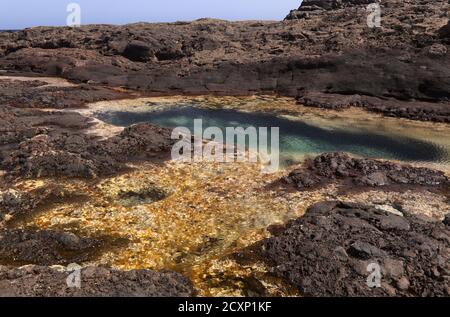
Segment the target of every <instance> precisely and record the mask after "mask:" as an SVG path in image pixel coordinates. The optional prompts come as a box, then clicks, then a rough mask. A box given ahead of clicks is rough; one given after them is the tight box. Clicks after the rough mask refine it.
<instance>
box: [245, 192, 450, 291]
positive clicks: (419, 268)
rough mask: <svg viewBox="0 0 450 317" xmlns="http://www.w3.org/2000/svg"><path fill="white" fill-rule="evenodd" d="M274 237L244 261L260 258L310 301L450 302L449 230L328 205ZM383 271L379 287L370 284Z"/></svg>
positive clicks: (411, 218)
mask: <svg viewBox="0 0 450 317" xmlns="http://www.w3.org/2000/svg"><path fill="white" fill-rule="evenodd" d="M432 232H435V234H433V235H431V233H432ZM273 234H274V236H273V237H271V238H269V239H266V240H264V241H263V242H261V243H257V244H256V245H254V246H253V247H251V248H250V250H246V251H243V252H242V253H241V254H239V256H237V259H242V258H245V257H246V252H252V253H256V254H259V257H260V259H261V260H262V261H264V262H265V263H266V264H267V265H268V266H269V268H270V270H271V272H272V273H273V274H275V275H276V276H278V277H281V278H283V279H285V280H287V281H288V282H290V283H291V284H293V285H295V286H296V287H297V288H298V289H299V291H300V292H301V294H303V295H306V296H449V295H450V294H449V291H450V289H449V288H448V283H449V281H450V247H449V245H450V244H449V242H450V229H449V227H448V226H445V225H444V224H442V223H441V222H437V221H431V220H424V219H419V218H416V217H415V216H412V215H409V214H406V215H405V216H404V217H400V216H397V215H394V214H391V213H388V212H383V211H380V210H377V209H374V208H371V207H368V206H364V205H357V204H347V203H343V202H338V201H334V202H330V201H327V202H321V203H318V204H316V205H313V206H311V207H310V208H309V209H308V210H307V211H306V214H305V215H304V216H303V217H301V218H298V219H297V220H295V221H292V222H290V223H289V224H287V225H286V226H285V228H284V230H280V229H277V230H276V231H274V233H273ZM377 267H379V268H380V272H379V273H380V284H379V285H378V286H379V287H377V286H376V284H368V281H369V282H370V281H373V279H372V278H371V274H372V273H374V272H375V271H374V268H375V269H376V268H377Z"/></svg>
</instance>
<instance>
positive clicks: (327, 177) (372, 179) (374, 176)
mask: <svg viewBox="0 0 450 317" xmlns="http://www.w3.org/2000/svg"><path fill="white" fill-rule="evenodd" d="M283 181H284V182H285V183H287V184H293V185H295V187H296V188H298V189H307V188H314V187H317V186H323V185H326V184H329V183H332V182H335V183H338V184H340V185H342V186H345V185H349V186H351V187H354V186H355V185H356V186H370V187H379V186H389V185H396V186H405V187H407V186H425V187H433V186H434V187H440V188H442V189H444V190H445V189H446V188H447V189H448V188H449V186H450V180H449V179H448V177H447V176H445V173H443V172H441V171H437V170H432V169H429V168H422V167H413V166H410V165H405V164H399V163H394V162H389V161H379V160H373V159H366V158H354V157H351V156H349V155H348V154H346V153H341V152H335V153H324V154H321V155H319V156H317V157H315V158H314V159H309V160H307V161H305V163H303V165H302V166H301V167H299V168H297V169H294V170H293V171H292V172H291V173H290V174H289V175H288V176H287V177H284V178H283Z"/></svg>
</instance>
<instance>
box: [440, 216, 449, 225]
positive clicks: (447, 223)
mask: <svg viewBox="0 0 450 317" xmlns="http://www.w3.org/2000/svg"><path fill="white" fill-rule="evenodd" d="M442 223H443V224H444V225H446V226H450V214H448V215H447V216H445V219H444V221H443V222H442Z"/></svg>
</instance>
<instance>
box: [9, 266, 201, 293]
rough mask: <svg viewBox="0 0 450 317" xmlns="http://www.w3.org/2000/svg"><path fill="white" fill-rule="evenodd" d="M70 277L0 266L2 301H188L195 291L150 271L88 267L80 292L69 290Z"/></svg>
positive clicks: (175, 277)
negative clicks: (39, 298) (184, 299)
mask: <svg viewBox="0 0 450 317" xmlns="http://www.w3.org/2000/svg"><path fill="white" fill-rule="evenodd" d="M70 274H71V272H70V271H66V270H65V269H64V268H63V267H43V266H34V265H28V266H25V267H22V268H11V267H6V266H0V295H1V296H3V297H17V296H19V297H30V296H33V297H130V296H132V297H169V296H170V297H175V296H176V297H187V296H193V295H194V291H193V288H192V286H191V284H190V282H189V281H188V280H187V279H186V278H184V277H183V276H182V275H180V274H178V273H172V272H159V273H158V272H154V271H150V270H134V271H126V272H123V271H117V270H112V269H106V268H101V267H86V268H83V269H82V270H81V271H80V275H79V276H80V282H81V283H80V286H81V287H80V288H77V287H69V286H68V284H67V279H68V278H69V275H70Z"/></svg>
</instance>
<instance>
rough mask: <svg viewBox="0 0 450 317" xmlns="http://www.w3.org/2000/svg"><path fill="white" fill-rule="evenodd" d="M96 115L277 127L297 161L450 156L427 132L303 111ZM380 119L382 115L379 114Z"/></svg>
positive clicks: (289, 159) (285, 151) (287, 157)
mask: <svg viewBox="0 0 450 317" xmlns="http://www.w3.org/2000/svg"><path fill="white" fill-rule="evenodd" d="M97 116H98V118H99V119H101V120H103V121H105V122H108V123H111V124H114V125H119V126H128V125H131V124H134V123H138V122H152V123H155V124H158V125H161V126H166V127H170V128H174V127H177V126H184V127H188V128H190V129H191V131H193V120H194V119H203V127H204V128H205V127H209V126H216V127H219V128H221V129H222V130H223V133H224V135H225V127H237V126H239V127H249V126H254V127H279V128H280V155H281V161H282V163H283V164H284V165H289V164H291V163H294V162H295V160H296V159H298V158H301V157H303V156H304V155H306V154H315V153H322V152H329V151H345V152H350V153H353V154H355V155H359V156H364V157H374V158H385V159H396V160H401V161H411V162H435V163H448V162H450V155H449V152H450V150H449V148H448V146H446V145H442V144H437V143H435V142H433V141H432V140H428V139H426V138H421V137H415V136H414V135H413V134H411V135H410V136H408V133H407V131H405V133H403V134H402V135H399V134H398V133H392V134H389V133H386V132H389V131H386V130H384V131H383V132H384V133H378V132H376V131H374V132H371V131H368V130H367V129H364V127H360V128H358V127H356V126H349V127H348V128H347V129H345V128H342V127H340V128H337V127H333V128H330V126H326V125H324V126H318V125H315V124H311V123H310V122H308V121H309V120H308V121H306V120H302V119H301V117H300V118H297V120H291V119H288V118H285V117H279V116H275V115H272V114H264V113H248V112H241V111H237V110H232V109H206V108H198V107H193V106H187V107H186V106H183V107H176V108H173V107H171V108H167V109H163V110H158V111H149V112H134V111H111V112H101V113H98V114H97ZM380 120H382V119H380Z"/></svg>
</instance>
